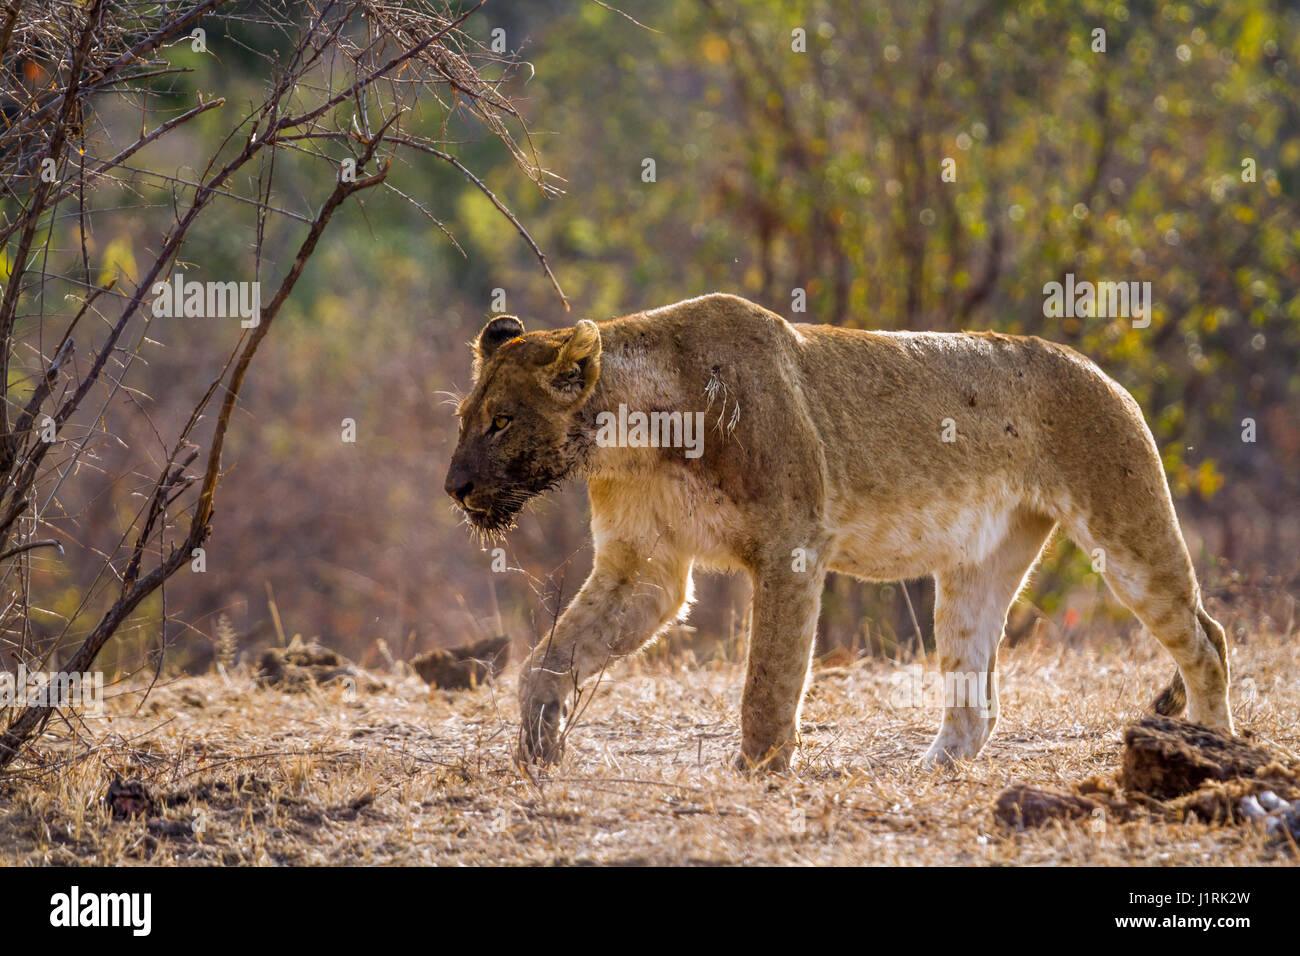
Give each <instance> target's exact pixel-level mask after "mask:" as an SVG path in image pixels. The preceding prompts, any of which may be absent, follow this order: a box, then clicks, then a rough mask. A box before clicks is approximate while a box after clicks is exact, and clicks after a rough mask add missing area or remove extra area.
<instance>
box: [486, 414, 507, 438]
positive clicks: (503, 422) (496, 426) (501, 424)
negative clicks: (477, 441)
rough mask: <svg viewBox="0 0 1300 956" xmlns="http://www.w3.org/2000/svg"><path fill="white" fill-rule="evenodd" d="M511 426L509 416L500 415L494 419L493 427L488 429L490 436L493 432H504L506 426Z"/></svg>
mask: <svg viewBox="0 0 1300 956" xmlns="http://www.w3.org/2000/svg"><path fill="white" fill-rule="evenodd" d="M509 424H510V416H509V415H498V416H496V417H495V418H494V419H492V427H491V428H490V429H488V434H489V435H490V434H492V433H493V432H499V431H504V430H505V428H506V426H507V425H509Z"/></svg>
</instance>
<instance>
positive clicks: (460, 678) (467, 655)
mask: <svg viewBox="0 0 1300 956" xmlns="http://www.w3.org/2000/svg"><path fill="white" fill-rule="evenodd" d="M509 659H510V638H508V637H487V638H484V639H483V640H481V641H475V642H474V643H473V644H464V645H461V646H460V647H453V648H448V649H439V650H433V651H429V652H428V653H427V654H421V655H420V656H419V657H416V658H414V659H413V660H412V661H411V666H412V667H413V668H414V669H415V672H416V673H417V674H419V675H420V676H421V677H422V678H424V681H425V683H427V684H429V685H431V686H433V687H437V688H438V689H439V690H460V689H463V688H467V687H477V686H479V685H480V684H484V683H486V682H487V681H488V680H490V679H491V678H493V677H495V676H496V675H497V674H499V673H501V670H502V669H503V668H504V667H505V666H506V662H507V661H508V660H509Z"/></svg>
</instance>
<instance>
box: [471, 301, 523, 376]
mask: <svg viewBox="0 0 1300 956" xmlns="http://www.w3.org/2000/svg"><path fill="white" fill-rule="evenodd" d="M523 334H524V323H522V322H520V321H519V320H518V319H517V318H515V317H514V316H513V315H498V316H497V317H496V318H495V319H493V320H492V321H491V322H489V323H488V324H487V325H485V326H483V331H481V332H479V334H478V338H477V339H475V340H474V374H475V376H477V375H478V371H479V369H480V368H482V367H483V364H484V363H485V362H486V361H487V360H488V359H490V358H491V357H492V355H493V353H494V352H496V350H497V349H499V348H500V347H501V346H502V345H504V344H505V343H506V342H509V341H510V340H511V339H517V338H519V336H521V335H523Z"/></svg>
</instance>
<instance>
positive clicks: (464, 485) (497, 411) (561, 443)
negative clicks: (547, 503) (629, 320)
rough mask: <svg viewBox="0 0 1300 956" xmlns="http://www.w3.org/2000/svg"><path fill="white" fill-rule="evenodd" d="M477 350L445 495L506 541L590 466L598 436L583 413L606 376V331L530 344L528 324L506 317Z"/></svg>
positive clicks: (591, 328)
mask: <svg viewBox="0 0 1300 956" xmlns="http://www.w3.org/2000/svg"><path fill="white" fill-rule="evenodd" d="M473 349H474V389H473V391H472V392H471V393H470V395H469V397H468V398H466V399H465V400H464V401H463V402H461V403H460V407H459V408H458V409H457V414H458V415H459V417H460V440H459V441H458V442H457V444H456V451H455V453H454V454H453V455H452V456H451V466H450V467H449V468H448V469H447V481H446V484H445V485H444V487H445V488H446V491H447V494H449V495H451V497H452V499H453V500H454V501H455V502H456V504H458V505H459V506H460V507H461V508H463V509H464V511H465V514H466V515H467V516H468V518H469V520H470V523H471V524H473V526H474V527H475V528H476V529H478V530H479V531H480V532H482V533H484V534H497V533H500V532H502V531H505V530H507V529H509V528H510V527H512V526H513V524H514V519H515V515H517V514H518V513H519V509H520V508H522V507H523V506H524V504H525V502H527V501H528V500H529V499H530V498H532V497H534V496H536V495H539V494H541V493H542V492H544V491H546V490H547V489H549V488H551V487H553V486H554V485H556V484H557V483H558V482H560V481H562V480H563V479H564V478H565V477H567V476H568V475H570V474H572V473H573V472H574V471H575V470H577V469H578V468H580V467H581V466H582V465H583V464H584V463H585V461H586V457H587V454H588V452H589V450H590V448H591V444H592V434H593V429H592V425H591V421H590V416H589V415H584V414H583V407H584V406H585V405H586V403H587V399H588V398H589V397H590V396H591V392H592V389H593V388H595V386H596V380H597V379H598V378H599V377H600V331H599V329H597V328H596V323H594V322H589V321H585V320H584V321H582V322H579V323H578V324H577V325H576V326H574V327H573V328H572V329H561V330H559V331H555V332H533V333H530V334H529V335H527V336H525V335H524V326H523V323H522V322H520V321H519V320H518V319H517V318H515V317H514V316H512V315H502V316H498V317H497V318H495V319H493V320H492V321H491V322H489V323H488V324H487V325H485V326H484V327H483V331H482V332H480V333H479V336H478V339H477V340H476V341H475V343H474V346H473Z"/></svg>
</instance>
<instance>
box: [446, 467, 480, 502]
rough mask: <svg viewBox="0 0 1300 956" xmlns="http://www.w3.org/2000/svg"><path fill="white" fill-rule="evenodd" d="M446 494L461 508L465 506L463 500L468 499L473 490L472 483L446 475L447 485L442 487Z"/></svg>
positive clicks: (458, 477) (455, 476)
mask: <svg viewBox="0 0 1300 956" xmlns="http://www.w3.org/2000/svg"><path fill="white" fill-rule="evenodd" d="M443 488H444V490H446V492H447V494H449V495H451V497H452V500H453V501H455V502H456V504H458V505H460V506H461V507H462V508H463V507H464V506H465V499H466V498H468V497H469V494H470V492H471V491H473V490H474V482H473V481H471V480H469V479H464V478H461V477H460V476H459V475H448V476H447V483H446V484H445V485H443Z"/></svg>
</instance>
